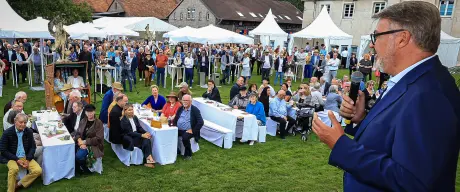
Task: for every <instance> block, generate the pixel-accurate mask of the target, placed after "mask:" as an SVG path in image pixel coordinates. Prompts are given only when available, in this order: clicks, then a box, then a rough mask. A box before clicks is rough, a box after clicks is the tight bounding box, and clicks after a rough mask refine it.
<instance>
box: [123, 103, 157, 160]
mask: <svg viewBox="0 0 460 192" xmlns="http://www.w3.org/2000/svg"><path fill="white" fill-rule="evenodd" d="M123 110H124V116H123V118H122V119H121V136H122V138H123V140H122V143H123V148H124V149H126V150H128V151H133V150H134V147H137V148H139V149H141V150H142V153H143V154H144V158H145V161H146V163H145V164H144V166H146V167H149V168H155V165H154V163H155V160H153V157H152V143H151V140H150V139H152V135H150V133H149V132H146V131H145V130H144V129H143V128H142V127H141V124H140V123H139V119H138V118H137V116H135V115H134V108H133V105H132V104H129V103H128V104H126V105H125V107H124V108H123Z"/></svg>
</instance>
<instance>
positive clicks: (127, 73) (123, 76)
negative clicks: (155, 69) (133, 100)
mask: <svg viewBox="0 0 460 192" xmlns="http://www.w3.org/2000/svg"><path fill="white" fill-rule="evenodd" d="M126 79H128V81H129V91H130V92H132V91H133V82H132V81H133V77H132V76H131V72H130V71H128V70H126V69H123V71H121V84H123V89H124V90H126Z"/></svg>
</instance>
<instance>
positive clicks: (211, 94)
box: [203, 79, 222, 103]
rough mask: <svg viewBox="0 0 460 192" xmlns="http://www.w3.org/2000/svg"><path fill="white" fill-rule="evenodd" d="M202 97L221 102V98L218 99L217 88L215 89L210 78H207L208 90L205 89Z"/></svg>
mask: <svg viewBox="0 0 460 192" xmlns="http://www.w3.org/2000/svg"><path fill="white" fill-rule="evenodd" d="M203 98H208V99H209V100H213V101H217V102H219V103H222V100H221V99H220V93H219V90H218V89H217V87H216V84H215V83H214V81H213V80H212V79H209V80H208V90H206V92H204V93H203Z"/></svg>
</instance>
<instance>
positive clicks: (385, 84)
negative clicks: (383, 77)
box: [375, 81, 388, 98]
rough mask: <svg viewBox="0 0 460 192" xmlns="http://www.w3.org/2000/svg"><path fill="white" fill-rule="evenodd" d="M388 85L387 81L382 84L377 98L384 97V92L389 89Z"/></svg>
mask: <svg viewBox="0 0 460 192" xmlns="http://www.w3.org/2000/svg"><path fill="white" fill-rule="evenodd" d="M387 85H388V82H387V81H384V82H383V83H382V87H381V88H380V89H379V90H378V91H377V92H375V96H376V97H377V98H379V97H380V96H382V94H383V91H384V90H385V89H386V88H387Z"/></svg>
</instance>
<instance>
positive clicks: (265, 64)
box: [263, 55, 271, 69]
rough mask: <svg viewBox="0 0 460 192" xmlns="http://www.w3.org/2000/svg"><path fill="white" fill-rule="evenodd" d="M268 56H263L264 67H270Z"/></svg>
mask: <svg viewBox="0 0 460 192" xmlns="http://www.w3.org/2000/svg"><path fill="white" fill-rule="evenodd" d="M270 66H271V65H270V56H268V55H266V56H265V62H264V67H263V68H264V69H267V68H270Z"/></svg>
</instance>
